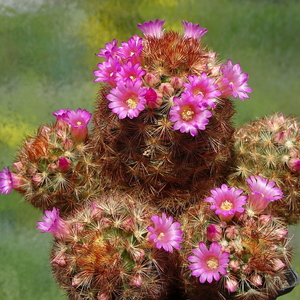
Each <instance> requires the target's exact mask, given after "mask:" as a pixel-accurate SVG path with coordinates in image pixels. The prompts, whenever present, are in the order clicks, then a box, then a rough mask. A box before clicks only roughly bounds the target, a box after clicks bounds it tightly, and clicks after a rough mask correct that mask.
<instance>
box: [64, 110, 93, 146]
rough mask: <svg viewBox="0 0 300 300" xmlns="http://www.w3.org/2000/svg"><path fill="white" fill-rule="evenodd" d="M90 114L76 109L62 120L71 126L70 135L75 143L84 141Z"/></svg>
mask: <svg viewBox="0 0 300 300" xmlns="http://www.w3.org/2000/svg"><path fill="white" fill-rule="evenodd" d="M91 117H92V114H91V113H89V112H88V111H87V110H85V109H81V108H78V109H77V112H75V111H74V110H70V111H68V112H67V114H66V116H65V117H64V120H65V121H67V122H68V123H69V124H70V125H71V133H72V136H73V137H74V139H75V140H76V141H79V142H81V141H84V140H85V138H86V136H87V134H88V127H87V126H88V124H89V122H90V120H91Z"/></svg>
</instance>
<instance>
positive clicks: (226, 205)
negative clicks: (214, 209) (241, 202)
mask: <svg viewBox="0 0 300 300" xmlns="http://www.w3.org/2000/svg"><path fill="white" fill-rule="evenodd" d="M232 207H233V204H232V203H231V202H229V201H228V200H225V201H223V202H222V204H221V208H222V209H223V210H231V209H232Z"/></svg>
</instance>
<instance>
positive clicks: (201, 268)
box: [188, 242, 230, 283]
mask: <svg viewBox="0 0 300 300" xmlns="http://www.w3.org/2000/svg"><path fill="white" fill-rule="evenodd" d="M192 252H193V253H194V254H195V255H191V256H189V257H188V260H189V261H190V262H193V264H191V265H190V266H189V268H190V269H191V270H193V271H192V276H196V277H199V281H200V282H201V283H204V282H205V281H207V282H209V283H211V282H212V281H213V279H214V280H216V281H218V280H219V279H220V274H221V275H225V274H227V271H226V268H227V267H228V263H229V255H230V254H229V253H227V252H223V251H222V246H221V245H220V244H218V243H217V242H212V244H211V245H210V247H209V250H208V249H207V247H206V245H205V243H203V242H200V243H199V248H196V249H193V250H192Z"/></svg>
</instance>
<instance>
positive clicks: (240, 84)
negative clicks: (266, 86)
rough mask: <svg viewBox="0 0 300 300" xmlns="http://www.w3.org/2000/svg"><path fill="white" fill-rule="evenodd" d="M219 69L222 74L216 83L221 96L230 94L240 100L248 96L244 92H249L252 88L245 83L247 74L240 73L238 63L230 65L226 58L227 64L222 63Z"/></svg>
mask: <svg viewBox="0 0 300 300" xmlns="http://www.w3.org/2000/svg"><path fill="white" fill-rule="evenodd" d="M221 71H222V73H223V75H222V76H221V78H220V79H219V80H218V82H217V83H218V85H219V89H220V90H221V91H222V96H223V97H228V96H231V95H232V96H233V97H234V98H237V97H239V98H240V100H242V101H243V100H244V98H249V95H248V94H246V93H251V92H252V89H251V88H250V87H248V84H247V80H248V74H247V73H242V69H241V67H240V64H239V63H237V64H235V65H232V62H231V60H230V59H228V66H226V65H223V66H222V67H221Z"/></svg>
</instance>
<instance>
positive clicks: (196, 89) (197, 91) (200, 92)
mask: <svg viewBox="0 0 300 300" xmlns="http://www.w3.org/2000/svg"><path fill="white" fill-rule="evenodd" d="M193 94H194V95H202V96H203V95H204V94H203V92H202V91H201V90H200V89H199V88H195V89H194V90H193Z"/></svg>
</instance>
